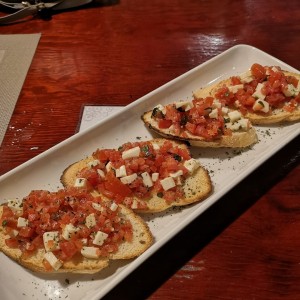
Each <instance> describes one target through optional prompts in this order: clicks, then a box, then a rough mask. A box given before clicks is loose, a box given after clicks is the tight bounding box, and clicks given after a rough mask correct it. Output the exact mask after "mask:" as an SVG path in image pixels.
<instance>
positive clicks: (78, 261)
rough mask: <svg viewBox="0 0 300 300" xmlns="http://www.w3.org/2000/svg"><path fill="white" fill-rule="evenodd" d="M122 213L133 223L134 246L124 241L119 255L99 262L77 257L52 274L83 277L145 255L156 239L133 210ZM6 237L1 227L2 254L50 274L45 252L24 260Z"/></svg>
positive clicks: (101, 259) (119, 249) (123, 210)
mask: <svg viewBox="0 0 300 300" xmlns="http://www.w3.org/2000/svg"><path fill="white" fill-rule="evenodd" d="M119 206H120V208H121V210H120V213H121V214H122V215H123V216H124V217H125V219H127V220H129V221H130V222H131V224H132V228H133V239H132V241H131V242H127V241H124V242H122V243H121V244H120V245H119V248H118V251H117V252H115V253H113V254H110V255H109V257H107V258H106V257H105V258H99V259H89V258H86V257H83V256H81V255H77V256H76V255H75V256H74V257H73V258H72V260H70V261H66V262H64V263H63V265H62V266H61V267H60V268H59V269H58V270H54V269H53V270H52V271H51V273H80V274H93V273H96V272H99V271H101V270H102V269H104V268H106V267H108V266H109V262H110V260H116V259H131V258H135V257H137V256H139V255H141V254H142V253H143V252H144V251H146V250H147V249H148V248H149V247H150V246H151V245H152V243H153V236H152V234H151V232H150V230H149V228H148V226H147V224H146V223H145V222H144V220H142V219H141V217H139V216H138V215H136V214H135V213H134V212H133V211H132V210H130V209H128V208H127V207H125V206H124V205H119ZM2 213H3V206H0V218H1V216H2ZM6 237H7V236H6V234H5V232H4V229H3V227H2V226H1V227H0V251H2V252H3V253H4V254H5V255H7V256H8V257H10V258H11V259H12V260H14V261H16V262H17V263H18V264H20V265H22V266H24V267H25V268H27V269H29V270H31V271H35V272H41V273H49V271H47V270H46V269H45V267H44V265H43V260H44V255H45V253H46V251H45V249H38V250H37V251H36V253H35V254H34V255H32V256H30V257H28V258H24V257H22V251H21V250H20V249H18V248H10V247H8V246H7V245H6V243H5V239H6Z"/></svg>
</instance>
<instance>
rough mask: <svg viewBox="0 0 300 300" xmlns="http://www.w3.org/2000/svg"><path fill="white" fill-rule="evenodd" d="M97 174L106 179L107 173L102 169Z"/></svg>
mask: <svg viewBox="0 0 300 300" xmlns="http://www.w3.org/2000/svg"><path fill="white" fill-rule="evenodd" d="M97 173H98V174H99V176H100V177H101V178H105V173H104V172H103V171H102V170H101V169H97Z"/></svg>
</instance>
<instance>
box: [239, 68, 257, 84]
mask: <svg viewBox="0 0 300 300" xmlns="http://www.w3.org/2000/svg"><path fill="white" fill-rule="evenodd" d="M240 79H241V81H242V82H243V83H249V82H251V81H252V80H253V79H254V77H253V76H252V73H251V71H250V70H249V71H247V72H245V73H244V74H242V75H241V76H240Z"/></svg>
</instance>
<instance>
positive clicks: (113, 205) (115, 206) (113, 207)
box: [109, 202, 119, 211]
mask: <svg viewBox="0 0 300 300" xmlns="http://www.w3.org/2000/svg"><path fill="white" fill-rule="evenodd" d="M118 207H119V206H118V204H117V203H115V202H113V203H112V204H111V205H110V207H109V208H110V210H112V211H116V210H117V209H118Z"/></svg>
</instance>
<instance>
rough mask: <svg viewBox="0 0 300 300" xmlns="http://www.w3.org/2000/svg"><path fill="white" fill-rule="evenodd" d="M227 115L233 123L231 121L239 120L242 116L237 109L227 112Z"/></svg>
mask: <svg viewBox="0 0 300 300" xmlns="http://www.w3.org/2000/svg"><path fill="white" fill-rule="evenodd" d="M228 117H229V119H230V121H231V122H232V123H233V122H235V121H237V120H239V119H240V118H241V117H242V114H241V113H240V112H239V111H237V110H234V111H230V112H229V113H228Z"/></svg>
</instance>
